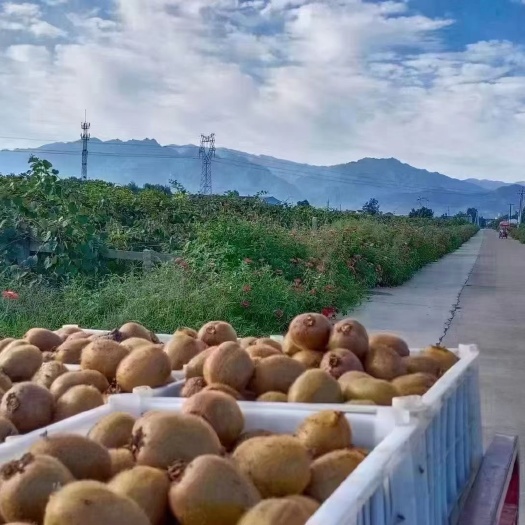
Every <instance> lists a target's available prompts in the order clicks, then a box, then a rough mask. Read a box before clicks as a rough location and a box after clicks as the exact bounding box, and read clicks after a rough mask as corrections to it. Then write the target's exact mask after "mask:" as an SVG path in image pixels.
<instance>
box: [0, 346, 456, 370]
mask: <svg viewBox="0 0 525 525" xmlns="http://www.w3.org/2000/svg"><path fill="white" fill-rule="evenodd" d="M421 355H424V356H426V357H431V358H432V359H434V360H436V361H437V362H438V363H439V364H440V366H441V372H442V373H443V372H446V371H447V370H449V369H450V368H452V367H453V366H454V365H455V364H456V363H457V362H458V361H459V357H458V356H457V355H456V354H454V352H451V351H450V350H449V349H448V348H445V347H444V346H438V345H434V346H429V347H427V348H425V349H424V350H423V352H422V353H421ZM0 358H1V354H0Z"/></svg>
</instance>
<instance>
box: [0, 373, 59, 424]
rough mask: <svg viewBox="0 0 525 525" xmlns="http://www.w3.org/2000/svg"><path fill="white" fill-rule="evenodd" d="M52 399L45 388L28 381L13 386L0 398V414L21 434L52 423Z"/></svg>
mask: <svg viewBox="0 0 525 525" xmlns="http://www.w3.org/2000/svg"><path fill="white" fill-rule="evenodd" d="M54 404H55V402H54V399H53V396H52V395H51V394H50V392H49V390H47V388H44V387H43V386H40V385H35V384H34V383H31V382H30V381H26V382H22V383H17V384H15V385H13V386H12V387H11V388H10V389H9V390H8V391H7V392H6V393H5V394H4V397H3V398H2V402H1V403H0V414H1V415H2V416H4V417H6V418H7V419H9V420H10V421H11V422H12V423H13V425H15V427H16V428H17V429H18V431H19V432H20V433H21V434H25V433H26V432H31V431H32V430H36V429H37V428H41V427H44V426H46V425H49V424H50V423H51V422H52V421H53V411H54V408H55V407H54Z"/></svg>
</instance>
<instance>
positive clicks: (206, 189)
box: [199, 133, 215, 195]
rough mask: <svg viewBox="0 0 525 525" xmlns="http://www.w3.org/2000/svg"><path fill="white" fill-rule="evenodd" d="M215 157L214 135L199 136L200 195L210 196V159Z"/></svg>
mask: <svg viewBox="0 0 525 525" xmlns="http://www.w3.org/2000/svg"><path fill="white" fill-rule="evenodd" d="M213 157H215V133H212V134H211V135H208V136H206V135H201V147H200V149H199V158H201V159H202V171H201V190H200V193H201V195H211V159H212V158H213Z"/></svg>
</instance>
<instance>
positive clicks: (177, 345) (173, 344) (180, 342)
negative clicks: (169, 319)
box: [164, 334, 207, 370]
mask: <svg viewBox="0 0 525 525" xmlns="http://www.w3.org/2000/svg"><path fill="white" fill-rule="evenodd" d="M206 348H207V347H206V343H204V342H203V341H201V340H200V339H196V338H194V337H191V336H189V335H185V334H180V335H176V336H173V337H172V338H171V339H170V341H169V342H168V343H167V344H166V346H165V347H164V352H166V354H167V355H168V357H169V358H170V363H171V369H172V370H182V367H183V366H184V365H185V364H187V363H189V362H190V361H191V360H192V359H193V358H194V357H195V356H196V355H197V354H200V353H201V352H202V351H203V350H206Z"/></svg>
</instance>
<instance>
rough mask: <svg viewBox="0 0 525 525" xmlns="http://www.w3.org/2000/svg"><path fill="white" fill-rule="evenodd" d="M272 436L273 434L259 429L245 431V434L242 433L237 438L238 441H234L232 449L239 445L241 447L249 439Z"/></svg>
mask: <svg viewBox="0 0 525 525" xmlns="http://www.w3.org/2000/svg"><path fill="white" fill-rule="evenodd" d="M273 435H274V433H273V432H270V431H269V430H264V429H260V428H257V429H255V430H247V431H246V432H243V433H242V434H241V435H240V436H239V439H238V440H237V441H236V443H235V447H234V448H237V447H238V446H239V445H241V444H242V443H244V442H245V441H248V440H249V439H253V438H256V437H267V436H273Z"/></svg>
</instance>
